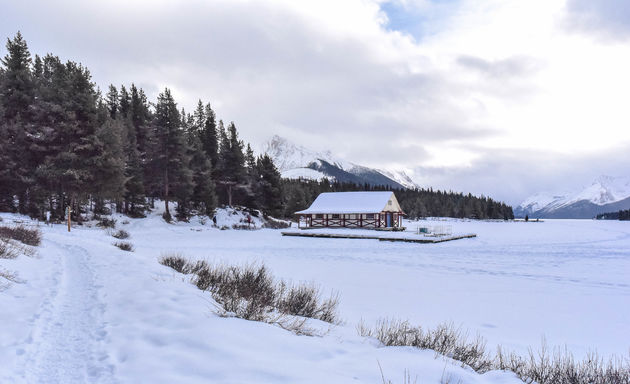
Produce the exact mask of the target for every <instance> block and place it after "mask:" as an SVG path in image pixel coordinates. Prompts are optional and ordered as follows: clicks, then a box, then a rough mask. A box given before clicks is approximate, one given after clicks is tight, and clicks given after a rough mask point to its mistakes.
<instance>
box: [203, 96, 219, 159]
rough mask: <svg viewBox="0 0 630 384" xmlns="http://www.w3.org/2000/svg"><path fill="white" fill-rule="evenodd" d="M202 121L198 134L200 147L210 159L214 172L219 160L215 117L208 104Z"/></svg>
mask: <svg viewBox="0 0 630 384" xmlns="http://www.w3.org/2000/svg"><path fill="white" fill-rule="evenodd" d="M204 119H205V120H204V124H203V127H202V128H201V132H200V138H201V145H202V147H203V150H204V151H205V152H206V156H207V157H208V158H209V159H210V162H211V164H212V169H213V170H215V169H216V168H217V163H218V158H219V137H218V135H217V123H216V115H215V113H214V111H213V110H212V108H211V107H210V104H206V107H205V111H204Z"/></svg>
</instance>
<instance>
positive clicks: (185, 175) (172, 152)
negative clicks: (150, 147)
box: [153, 88, 192, 221]
mask: <svg viewBox="0 0 630 384" xmlns="http://www.w3.org/2000/svg"><path fill="white" fill-rule="evenodd" d="M154 128H155V135H154V136H155V145H156V147H155V151H154V154H155V158H154V159H153V160H154V163H155V168H156V169H158V170H160V175H159V176H158V177H159V183H160V187H161V190H162V193H161V197H162V198H163V199H164V204H165V213H164V219H165V220H167V221H170V220H171V218H172V216H171V213H170V210H169V201H171V199H173V198H174V199H177V200H180V201H182V200H186V198H187V197H188V196H189V195H190V190H188V189H187V188H188V187H189V186H190V185H191V184H192V175H191V172H190V169H189V168H188V156H187V145H186V142H185V138H184V133H183V130H182V127H181V118H180V114H179V112H178V110H177V104H176V103H175V100H174V99H173V96H172V95H171V91H170V90H169V89H168V88H166V89H165V90H164V92H162V93H160V95H159V96H158V101H157V104H156V106H155V121H154ZM187 195H188V196H187Z"/></svg>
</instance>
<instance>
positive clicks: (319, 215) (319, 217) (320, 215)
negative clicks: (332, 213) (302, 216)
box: [315, 213, 324, 219]
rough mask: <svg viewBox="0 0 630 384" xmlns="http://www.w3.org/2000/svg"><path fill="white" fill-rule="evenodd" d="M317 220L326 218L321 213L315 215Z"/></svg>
mask: <svg viewBox="0 0 630 384" xmlns="http://www.w3.org/2000/svg"><path fill="white" fill-rule="evenodd" d="M315 218H316V219H323V218H324V215H323V214H321V213H318V214H317V215H315Z"/></svg>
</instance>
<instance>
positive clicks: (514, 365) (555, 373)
mask: <svg viewBox="0 0 630 384" xmlns="http://www.w3.org/2000/svg"><path fill="white" fill-rule="evenodd" d="M494 365H495V368H496V369H502V370H508V371H512V372H514V373H516V375H517V376H518V377H519V378H520V379H521V380H523V382H525V383H538V384H551V383H554V384H555V383H558V384H630V359H625V360H624V359H621V358H619V357H613V358H610V359H609V360H608V361H606V360H604V359H603V358H602V357H600V356H599V355H598V354H597V353H596V352H591V353H589V354H588V355H587V356H586V358H585V359H583V360H582V361H576V360H575V358H574V357H573V355H572V354H571V352H569V351H568V350H567V349H566V348H564V349H561V348H555V349H554V350H553V351H551V352H550V351H549V348H548V347H547V343H546V342H545V340H544V339H543V342H542V345H541V347H540V349H539V350H538V351H536V352H534V350H533V349H531V348H530V349H529V351H528V353H527V355H526V356H520V355H517V354H516V353H514V352H510V353H505V352H503V350H502V349H501V347H499V348H497V355H496V358H495V362H494Z"/></svg>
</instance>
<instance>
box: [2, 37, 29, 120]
mask: <svg viewBox="0 0 630 384" xmlns="http://www.w3.org/2000/svg"><path fill="white" fill-rule="evenodd" d="M6 48H7V54H6V56H5V57H4V58H3V59H2V60H0V61H1V62H2V64H3V66H4V70H3V76H2V84H0V99H2V109H3V117H4V119H5V120H15V119H18V118H21V119H22V120H23V121H26V120H27V119H28V116H27V115H28V110H29V108H28V107H29V105H31V103H32V101H33V93H34V86H33V79H32V74H31V54H30V52H29V50H28V45H27V44H26V41H25V40H24V38H23V37H22V34H21V33H20V32H18V33H17V34H16V35H15V37H14V38H13V40H10V39H7V44H6Z"/></svg>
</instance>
